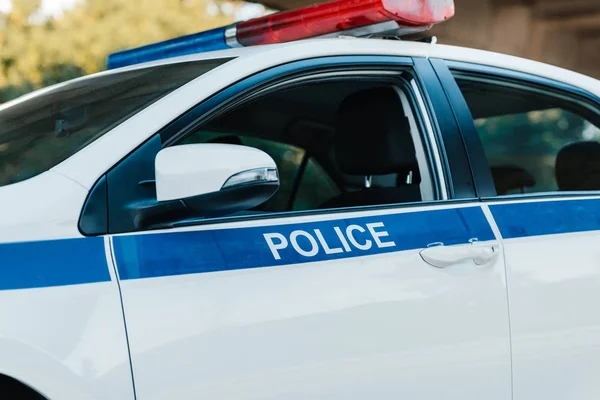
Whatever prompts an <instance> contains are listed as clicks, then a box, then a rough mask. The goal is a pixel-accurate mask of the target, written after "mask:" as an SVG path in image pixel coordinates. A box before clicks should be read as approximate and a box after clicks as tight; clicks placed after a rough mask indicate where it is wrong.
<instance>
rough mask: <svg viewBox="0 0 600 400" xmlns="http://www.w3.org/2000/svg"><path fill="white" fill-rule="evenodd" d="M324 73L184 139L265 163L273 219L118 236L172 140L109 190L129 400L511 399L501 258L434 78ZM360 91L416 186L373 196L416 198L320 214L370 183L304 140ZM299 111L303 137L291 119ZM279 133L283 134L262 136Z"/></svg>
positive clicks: (264, 214) (260, 214) (397, 61)
mask: <svg viewBox="0 0 600 400" xmlns="http://www.w3.org/2000/svg"><path fill="white" fill-rule="evenodd" d="M326 62H327V63H328V64H329V65H330V66H331V67H332V68H334V71H330V69H329V68H328V67H327V68H326V67H324V66H323V65H324V64H325V61H324V60H320V59H314V60H311V61H310V62H306V61H305V62H302V63H298V64H297V67H294V66H289V65H288V66H286V70H287V73H288V75H287V76H286V77H285V78H283V77H277V76H273V71H271V72H269V73H268V74H267V75H264V74H263V75H264V78H261V76H258V77H257V76H255V77H253V79H254V80H257V79H258V78H260V79H265V80H266V79H267V77H268V78H269V79H270V80H271V81H272V80H273V79H274V78H280V81H279V82H278V83H276V86H275V84H274V87H272V88H270V89H267V90H266V91H264V90H265V88H264V87H262V90H263V94H264V93H266V94H264V95H263V96H262V97H260V98H254V97H253V100H254V102H253V103H249V104H250V105H248V106H246V105H245V103H244V101H243V100H244V99H243V98H241V99H240V100H242V101H241V103H238V104H241V105H239V106H238V107H237V108H233V109H228V113H230V114H227V113H225V114H218V115H221V117H219V118H220V120H218V121H217V122H214V121H215V120H214V119H213V120H211V119H208V120H206V121H205V122H203V123H202V124H201V125H199V126H198V127H196V128H194V129H192V130H189V131H188V134H187V135H183V136H185V137H186V138H187V139H186V140H188V141H192V142H196V143H197V142H200V141H208V140H213V139H214V137H222V136H227V137H228V138H227V140H230V136H231V135H235V136H236V137H237V139H236V140H241V141H242V143H243V144H244V145H250V146H254V147H257V148H261V149H263V150H265V151H269V152H273V153H272V154H271V155H272V156H273V158H274V159H275V160H276V161H277V163H278V168H279V170H280V175H281V179H282V182H281V191H280V193H278V197H276V198H275V201H271V202H270V203H269V205H268V206H265V207H263V208H262V209H260V210H255V212H254V213H251V214H247V215H242V216H236V217H235V218H223V219H213V220H198V221H196V222H191V223H190V222H189V221H188V222H186V223H185V224H177V223H175V224H174V225H173V227H172V228H171V229H146V230H143V231H141V230H137V229H135V228H134V226H135V225H130V227H129V228H127V225H126V224H127V218H133V217H132V215H133V216H135V213H129V214H127V212H130V211H131V207H134V206H135V204H138V203H136V202H139V200H140V199H136V198H135V193H139V192H136V190H138V189H137V188H138V187H139V186H137V185H139V184H141V182H151V180H152V179H153V178H152V175H153V173H154V172H153V170H152V164H153V157H154V155H155V154H156V152H157V151H158V150H160V148H162V147H163V146H168V145H171V144H182V143H184V142H181V141H178V140H174V139H171V137H173V136H172V134H175V137H177V135H178V134H179V132H171V133H167V132H162V136H160V135H157V136H156V137H155V138H153V139H152V140H151V141H149V142H148V143H146V144H145V145H144V146H142V147H140V148H139V149H138V150H137V151H136V152H134V153H133V154H132V155H131V156H130V157H129V158H128V159H126V160H125V161H124V162H123V163H122V164H121V165H120V166H118V167H117V168H115V169H114V170H113V171H112V172H111V173H110V174H109V175H108V178H107V179H108V188H109V189H108V193H109V201H110V204H111V207H110V210H109V211H110V213H111V216H110V220H111V221H116V222H115V224H118V223H119V224H121V225H120V226H121V227H123V229H121V231H120V232H112V233H113V235H111V243H112V248H113V255H114V262H115V264H116V269H117V271H118V274H119V281H120V287H121V291H122V297H123V305H124V312H125V317H126V322H127V332H128V337H129V343H130V350H131V360H132V368H133V374H134V379H135V387H136V395H137V398H138V399H140V400H144V399H174V398H185V397H190V396H191V397H203V398H227V399H246V398H272V399H306V398H311V399H332V398H339V399H364V398H389V399H392V398H393V399H397V398H419V399H457V400H458V399H460V400H466V399H474V400H475V399H477V400H480V399H482V398H485V399H498V400H508V399H510V397H511V390H510V389H511V378H510V376H511V370H510V343H509V330H508V310H507V298H506V286H505V274H504V260H503V255H502V254H503V253H502V249H501V246H500V243H499V242H498V234H497V232H495V228H494V227H493V226H492V225H491V224H490V222H489V213H488V212H487V211H486V210H485V209H483V208H482V207H481V206H480V204H479V202H478V201H476V200H474V199H475V198H476V194H475V192H474V190H473V179H472V176H471V173H470V170H469V168H468V162H467V157H466V154H465V151H464V147H463V144H462V142H461V139H460V135H459V131H458V129H457V125H456V123H455V119H454V116H453V115H452V112H451V109H450V107H449V104H448V101H447V99H446V96H445V94H444V93H443V91H442V90H441V87H440V84H439V81H438V80H437V78H436V77H435V74H434V73H433V70H432V69H431V66H430V65H429V63H428V62H427V61H426V60H424V59H415V60H412V59H408V58H399V57H398V58H394V59H391V58H385V59H378V58H377V57H357V58H353V57H344V58H343V59H339V61H338V62H337V63H336V62H335V59H334V58H331V57H330V58H328V59H327V61H326ZM309 64H310V65H309ZM320 66H321V67H320ZM295 68H296V69H295ZM315 69H316V71H315ZM290 71H293V72H294V74H295V75H294V74H291V75H290V74H289V72H290ZM306 71H311V72H310V73H309V74H307V72H306ZM331 72H333V74H330V73H331ZM269 74H270V75H269ZM298 79H308V80H307V81H306V82H304V81H302V82H301V84H300V85H299V84H298V82H299V81H298ZM275 80H277V79H275ZM292 83H293V85H291V84H292ZM338 84H339V86H336V87H335V88H332V87H331V86H323V85H338ZM369 85H371V86H378V85H379V86H382V85H390V87H394V88H395V89H396V90H397V93H398V96H399V104H400V103H401V105H399V106H398V108H397V118H402V117H403V116H405V117H406V118H407V119H408V121H410V132H409V131H407V132H406V133H407V134H410V135H412V141H413V142H414V143H413V145H414V147H415V153H416V162H417V164H418V170H411V171H409V173H408V174H406V171H398V172H397V173H394V174H392V176H391V177H390V176H388V175H386V176H382V177H379V176H376V177H367V179H369V180H371V179H372V181H369V183H372V184H373V185H375V186H377V185H379V186H380V187H381V188H382V189H383V190H387V189H390V190H392V191H395V190H396V189H398V187H400V186H403V185H406V184H411V185H419V186H420V187H419V189H420V192H421V195H422V199H421V201H412V202H411V201H408V202H403V203H389V204H386V203H385V202H379V203H378V204H362V205H360V206H352V207H338V208H336V209H327V210H324V209H321V208H319V207H318V204H319V203H320V202H321V201H322V200H323V196H327V195H329V196H333V197H335V196H339V195H340V194H341V193H345V192H346V191H348V190H355V189H353V188H352V185H359V186H360V185H362V184H364V182H365V177H364V176H336V174H335V173H334V171H335V167H332V166H331V165H329V164H328V160H329V161H330V159H329V158H328V157H327V156H326V154H322V151H321V150H322V149H323V148H325V147H326V146H327V143H328V142H327V141H326V140H325V136H323V140H322V141H319V142H318V143H319V145H318V146H314V148H313V146H312V145H311V142H310V141H309V140H308V135H317V134H319V135H320V134H322V135H326V133H327V132H331V130H330V129H329V128H328V126H327V123H326V122H327V121H329V120H332V121H334V120H335V118H336V115H335V113H336V110H337V109H338V107H339V104H338V103H337V102H339V101H340V99H342V100H343V98H344V96H345V95H344V96H342V95H341V93H346V92H345V91H347V93H348V94H350V93H354V92H359V91H360V90H364V89H365V88H367V87H369ZM307 88H310V90H309V89H307ZM338 95H339V96H338ZM245 96H250V95H245ZM336 96H338V97H339V99H338V97H336ZM336 99H337V100H336ZM261 101H264V103H260V102H261ZM257 102H258V103H257ZM287 102H289V103H287ZM331 102H333V103H331ZM251 104H255V105H256V104H258V105H259V106H256V108H254V109H253V108H251V107H252V105H251ZM288 104H289V105H288ZM291 104H294V106H293V107H292V106H291ZM311 104H312V105H313V107H312V108H311V107H310V105H311ZM267 105H268V106H267ZM278 105H285V107H283V108H281V109H278V108H277V106H278ZM317 105H318V106H317ZM216 106H217V107H218V108H220V107H223V106H224V105H223V104H219V105H216ZM202 107H203V105H202V104H200V105H199V110H202ZM244 107H250V108H246V109H244ZM231 110H233V111H231ZM236 110H238V111H236ZM239 110H241V111H239ZM301 110H302V111H306V113H307V114H303V118H304V119H303V120H302V121H303V122H302V123H301V126H302V129H300V130H296V128H297V127H298V122H297V121H298V118H295V119H294V118H291V117H299V116H300V115H299V114H298V115H295V114H294V113H296V112H298V113H299V112H300V111H301ZM327 110H333V114H331V115H324V114H323V113H324V112H326V111H327ZM193 112H194V111H192V113H193ZM203 112H208V111H206V110H205V111H203ZM236 112H237V114H236ZM269 113H271V114H269ZM403 114H404V115H403ZM215 115H216V114H215ZM223 115H224V116H223ZM307 115H310V116H312V117H315V118H316V116H317V115H320V116H321V117H322V119H321V122H323V121H325V122H324V125H315V124H312V125H311V124H310V123H308V122H307V120H306V117H307ZM244 116H245V117H244ZM288 116H289V117H290V118H289V121H288V118H287V117H288ZM384 117H386V118H390V115H386V116H384ZM223 118H224V119H223ZM391 118H392V119H393V118H396V116H395V115H392V116H391ZM184 120H185V118H184ZM264 121H267V122H269V123H268V124H267V125H265V126H264V127H263V128H260V129H259V127H261V126H263V125H261V124H262V123H263V122H264ZM290 121H296V122H293V123H292V122H290ZM277 124H281V126H282V127H287V128H282V129H286V135H284V136H282V135H276V134H275V133H272V134H271V133H269V132H273V130H274V127H275V126H277ZM174 126H175V127H176V126H177V124H174ZM254 127H256V129H257V130H259V133H260V134H257V133H256V130H253V128H254ZM292 127H293V128H292ZM171 129H173V128H171ZM244 129H245V130H244ZM334 131H335V129H334ZM290 132H292V133H293V135H292V134H291V133H290ZM298 132H301V133H303V134H302V135H299V136H298ZM268 133H269V134H268ZM288 133H289V134H288ZM338 133H339V132H338ZM335 134H336V132H334V135H335ZM183 136H182V137H183ZM375 137H377V132H365V138H364V140H365V141H368V140H375V139H374V138H375ZM292 138H295V139H292ZM165 139H166V140H165ZM222 140H225V139H222ZM334 140H339V139H335V138H334ZM302 143H305V144H302ZM397 150H398V151H402V149H397ZM354 151H356V152H357V154H358V155H357V157H360V154H359V153H360V152H361V149H360V148H356V149H354ZM362 155H364V154H362ZM140 173H141V174H142V175H144V176H142V175H136V174H140ZM417 173H418V176H419V178H418V180H415V179H416V178H414V176H415V174H417ZM401 174H404V175H402V176H401ZM112 182H117V183H118V185H119V186H118V187H119V188H120V189H119V191H118V193H117V191H116V190H112V189H111V184H112ZM128 182H130V184H131V185H132V186H131V187H132V188H133V189H131V190H129V189H128V186H127V185H128ZM340 182H342V183H340ZM390 182H391V183H390ZM369 186H370V185H369ZM361 190H367V188H365V187H363V188H362V189H361ZM128 191H129V192H128ZM126 193H131V196H132V197H131V198H129V199H125V200H123V199H124V198H125V197H127V196H126ZM282 193H283V194H282ZM290 193H293V194H290ZM111 196H116V197H114V198H111ZM316 198H319V202H318V203H316V202H315V199H316ZM119 202H120V203H119ZM119 204H120V205H119ZM119 207H121V208H119ZM128 207H129V208H128ZM119 209H121V210H128V211H127V212H125V211H123V212H122V213H120V214H119V211H118V210H119ZM115 224H113V226H116V225H115ZM132 224H133V222H132ZM425 260H427V262H426V261H425Z"/></svg>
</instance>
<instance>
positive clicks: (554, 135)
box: [458, 77, 600, 195]
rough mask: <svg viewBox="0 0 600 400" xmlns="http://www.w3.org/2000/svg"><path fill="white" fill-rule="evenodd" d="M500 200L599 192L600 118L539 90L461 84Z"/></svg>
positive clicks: (465, 81)
mask: <svg viewBox="0 0 600 400" xmlns="http://www.w3.org/2000/svg"><path fill="white" fill-rule="evenodd" d="M458 84H459V87H460V88H461V90H462V92H463V95H464V97H465V99H466V101H467V104H468V106H469V108H470V110H471V113H472V115H473V118H474V122H475V125H476V127H477V131H478V133H479V137H480V139H481V142H482V144H483V147H484V151H485V154H486V156H487V159H488V163H489V165H490V168H491V171H492V176H493V178H494V183H495V186H496V192H497V193H498V195H509V194H516V193H543V192H557V191H588V190H600V115H599V114H598V113H597V110H595V109H593V108H591V107H590V106H589V105H587V104H583V103H579V102H576V101H575V100H572V99H569V98H563V97H559V96H553V95H549V94H547V93H543V92H539V91H537V90H533V89H531V90H529V89H527V88H524V87H523V88H521V87H520V88H516V87H512V86H505V85H502V84H495V83H491V82H486V81H483V80H475V79H469V78H465V77H462V78H459V79H458Z"/></svg>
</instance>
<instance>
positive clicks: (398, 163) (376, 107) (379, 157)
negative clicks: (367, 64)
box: [183, 78, 433, 212]
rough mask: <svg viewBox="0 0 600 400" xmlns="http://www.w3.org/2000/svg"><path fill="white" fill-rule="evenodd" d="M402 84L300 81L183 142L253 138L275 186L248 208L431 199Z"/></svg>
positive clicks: (301, 207)
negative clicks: (268, 160)
mask: <svg viewBox="0 0 600 400" xmlns="http://www.w3.org/2000/svg"><path fill="white" fill-rule="evenodd" d="M405 90H406V89H405V88H404V87H401V86H399V85H393V84H390V83H386V82H381V81H373V80H361V79H356V78H354V79H352V80H340V81H333V82H327V83H323V82H321V83H313V84H311V83H307V84H304V85H301V86H296V87H292V88H289V89H283V90H278V91H275V92H272V93H269V94H267V95H265V96H262V97H260V98H258V99H255V100H253V101H250V102H249V103H246V104H244V105H243V106H241V107H238V108H237V109H235V110H233V111H231V112H229V113H227V114H225V115H223V116H221V117H220V118H218V119H215V120H213V121H211V122H209V123H207V124H206V125H204V126H202V127H200V128H199V129H198V130H196V131H195V132H193V133H192V134H191V135H189V136H188V137H187V138H186V139H185V140H184V141H183V143H185V144H189V143H206V142H212V143H229V144H242V145H246V146H252V147H255V148H258V149H260V150H263V151H265V152H266V153H267V154H269V155H270V156H271V157H272V158H273V159H274V161H275V162H276V163H277V166H278V170H279V174H280V189H279V190H278V192H277V193H276V194H275V195H274V196H273V197H272V198H271V199H270V200H269V201H268V202H266V203H264V204H263V205H261V206H259V207H257V208H256V209H254V210H252V211H254V212H257V211H258V212H285V211H301V210H314V209H332V208H346V207H361V206H371V205H384V204H397V203H410V202H419V201H423V200H433V187H432V184H431V180H430V179H429V180H425V182H424V180H423V179H422V178H421V177H422V176H423V175H426V176H429V175H428V173H427V172H426V173H425V174H423V171H428V170H429V168H428V161H427V157H426V155H425V151H424V149H423V145H422V140H421V136H420V135H421V134H420V131H421V130H420V127H419V122H418V120H417V118H416V117H415V113H414V111H413V109H412V106H411V105H410V102H409V100H408V99H409V97H408V95H407V94H406V92H405Z"/></svg>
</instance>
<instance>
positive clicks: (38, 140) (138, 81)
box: [0, 59, 227, 186]
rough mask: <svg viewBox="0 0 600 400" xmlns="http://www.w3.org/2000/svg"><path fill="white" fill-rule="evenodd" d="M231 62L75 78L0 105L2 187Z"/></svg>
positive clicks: (59, 159)
mask: <svg viewBox="0 0 600 400" xmlns="http://www.w3.org/2000/svg"><path fill="white" fill-rule="evenodd" d="M226 61H227V60H224V59H219V60H207V61H201V62H190V63H181V64H173V65H164V66H158V67H152V68H145V69H139V70H133V71H126V72H120V73H114V74H105V75H99V76H96V77H93V78H89V79H81V80H74V81H72V82H68V83H66V84H63V85H58V86H56V87H55V88H52V89H49V90H48V91H46V92H44V93H42V94H39V95H36V96H35V97H32V98H30V99H27V100H22V101H20V100H17V101H15V102H14V103H11V104H8V105H6V106H5V107H3V108H0V186H5V185H8V184H11V183H16V182H20V181H23V180H26V179H29V178H31V177H33V176H35V175H38V174H40V173H42V172H44V171H46V170H48V169H50V168H52V167H54V166H55V165H57V164H58V163H60V162H62V161H64V160H66V159H67V158H68V157H70V156H71V155H73V154H75V153H76V152H78V151H79V150H81V149H82V148H83V147H85V146H87V145H88V144H90V143H91V142H93V141H94V140H96V139H98V138H99V137H100V136H102V135H103V134H105V133H107V132H108V131H110V130H111V129H112V128H114V127H116V126H117V125H119V124H120V123H122V122H123V121H125V120H127V119H129V118H130V117H131V116H133V115H135V114H137V113H138V112H139V111H141V110H142V109H144V108H146V107H147V106H149V105H150V104H152V103H153V102H155V101H157V100H158V99H160V98H161V97H163V96H165V95H167V94H169V93H170V92H172V91H174V90H176V89H177V88H179V87H181V86H183V85H185V84H186V83H188V82H190V81H191V80H193V79H194V78H196V77H198V76H200V75H202V74H204V73H206V72H208V71H210V70H212V69H214V68H216V67H217V66H219V65H221V64H223V63H224V62H226Z"/></svg>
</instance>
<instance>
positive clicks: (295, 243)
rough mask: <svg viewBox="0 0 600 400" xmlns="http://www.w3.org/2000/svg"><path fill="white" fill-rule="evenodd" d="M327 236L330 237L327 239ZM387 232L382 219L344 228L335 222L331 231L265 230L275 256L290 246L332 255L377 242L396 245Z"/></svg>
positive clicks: (303, 252)
mask: <svg viewBox="0 0 600 400" xmlns="http://www.w3.org/2000/svg"><path fill="white" fill-rule="evenodd" d="M325 236H327V237H328V238H329V239H325ZM388 236H389V233H388V232H387V231H386V230H385V225H384V224H383V222H375V223H372V224H366V225H365V227H362V226H360V225H356V224H353V225H348V226H347V227H346V228H345V229H344V228H340V227H339V226H335V227H333V229H332V230H331V231H330V232H322V231H321V230H320V229H313V230H311V231H304V230H295V231H293V232H292V233H291V234H290V235H289V236H288V237H286V236H285V235H283V234H281V233H277V232H273V233H265V234H264V238H265V240H266V242H267V245H268V246H269V250H271V253H272V254H273V257H274V258H275V259H276V260H281V254H280V251H281V250H285V249H287V248H289V247H290V246H291V247H292V248H293V249H294V251H295V252H296V253H298V254H300V255H301V256H303V257H315V256H316V255H318V254H319V253H321V252H323V253H325V254H327V255H331V254H340V253H350V252H352V251H369V250H371V249H372V248H374V246H376V247H377V248H380V249H383V248H387V247H395V246H396V243H394V242H393V241H391V240H387V241H385V238H386V237H388Z"/></svg>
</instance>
